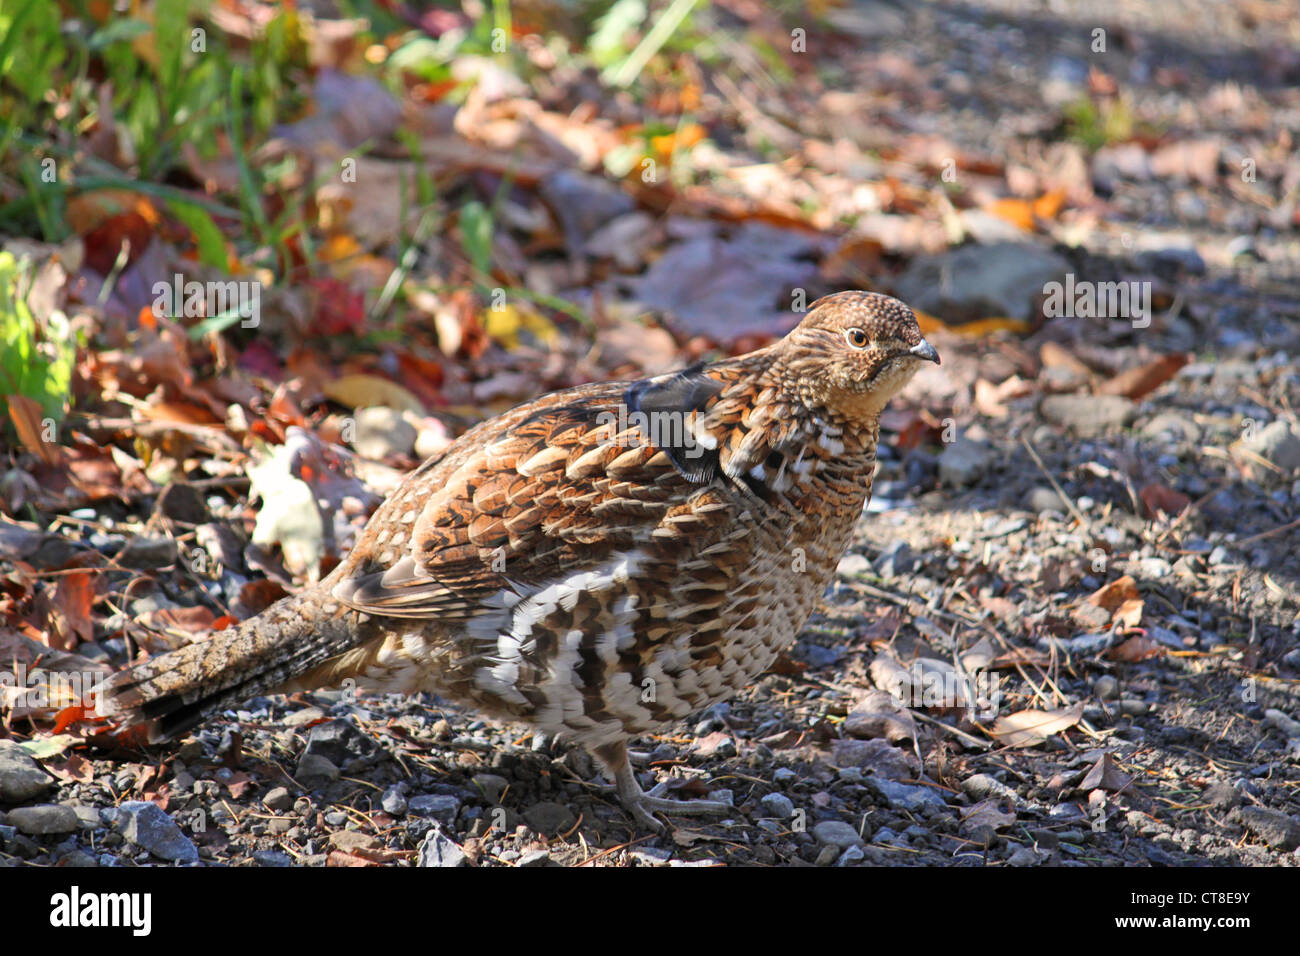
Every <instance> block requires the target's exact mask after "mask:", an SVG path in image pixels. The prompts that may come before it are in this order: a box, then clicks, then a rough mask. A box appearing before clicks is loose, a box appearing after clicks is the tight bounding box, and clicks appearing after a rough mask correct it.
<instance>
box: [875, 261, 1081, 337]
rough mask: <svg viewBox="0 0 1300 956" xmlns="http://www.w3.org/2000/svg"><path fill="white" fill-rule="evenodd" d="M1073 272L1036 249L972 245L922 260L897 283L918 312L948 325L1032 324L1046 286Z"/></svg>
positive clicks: (901, 295)
mask: <svg viewBox="0 0 1300 956" xmlns="http://www.w3.org/2000/svg"><path fill="white" fill-rule="evenodd" d="M1069 271H1070V263H1069V262H1067V261H1066V260H1065V259H1064V258H1062V257H1061V256H1059V255H1057V254H1056V253H1054V252H1051V251H1050V250H1048V249H1044V248H1042V247H1041V246H1038V245H1035V244H1032V243H1022V242H1001V243H994V244H993V245H968V246H962V247H961V248H959V249H953V250H951V251H949V252H944V253H940V254H939V255H934V256H918V257H917V258H916V259H914V260H913V261H912V263H911V265H909V266H908V268H907V270H906V271H905V272H904V273H903V275H902V276H901V277H900V278H899V280H898V282H897V283H896V286H897V289H896V291H897V293H898V296H899V297H900V298H901V299H903V300H904V301H905V302H907V303H908V304H910V305H911V306H912V307H913V308H915V309H921V310H923V311H925V312H928V313H930V314H931V315H941V316H943V317H944V318H945V319H951V320H963V319H980V318H988V317H989V316H1000V315H1005V316H1011V317H1012V318H1017V319H1028V318H1030V317H1031V315H1032V313H1033V312H1034V309H1035V301H1036V300H1037V299H1039V298H1040V297H1042V296H1043V295H1044V294H1045V293H1046V292H1047V289H1046V288H1045V287H1046V286H1047V284H1048V283H1050V282H1054V281H1059V280H1061V279H1062V278H1063V277H1064V276H1065V274H1066V273H1067V272H1069Z"/></svg>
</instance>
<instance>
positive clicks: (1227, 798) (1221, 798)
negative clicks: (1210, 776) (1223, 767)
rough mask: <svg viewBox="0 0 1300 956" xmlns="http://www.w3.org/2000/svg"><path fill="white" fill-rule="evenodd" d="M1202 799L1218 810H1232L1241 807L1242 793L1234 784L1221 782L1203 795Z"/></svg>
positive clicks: (1211, 785)
mask: <svg viewBox="0 0 1300 956" xmlns="http://www.w3.org/2000/svg"><path fill="white" fill-rule="evenodd" d="M1201 799H1202V800H1204V801H1205V802H1206V803H1208V804H1209V805H1210V806H1212V807H1214V809H1216V810H1231V809H1232V808H1233V807H1236V806H1240V805H1241V793H1240V791H1238V790H1237V788H1236V787H1234V786H1233V785H1232V784H1230V783H1227V782H1225V781H1222V780H1220V781H1219V782H1217V783H1212V784H1210V785H1209V786H1208V787H1206V788H1205V790H1204V791H1202V793H1201Z"/></svg>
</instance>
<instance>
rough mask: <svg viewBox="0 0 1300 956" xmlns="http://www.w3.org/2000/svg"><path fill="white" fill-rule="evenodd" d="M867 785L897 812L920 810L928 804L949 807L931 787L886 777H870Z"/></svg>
mask: <svg viewBox="0 0 1300 956" xmlns="http://www.w3.org/2000/svg"><path fill="white" fill-rule="evenodd" d="M866 784H867V786H868V787H870V788H871V789H872V790H874V791H876V793H878V794H880V796H882V797H884V798H885V800H887V801H888V802H889V805H890V806H891V807H893V808H894V809H896V810H919V809H921V808H922V807H924V806H926V805H927V804H928V805H929V806H933V807H946V806H947V805H948V804H947V803H945V802H944V799H943V797H941V796H939V794H938V792H937V791H935V790H932V789H930V788H929V787H920V786H914V785H912V784H906V783H899V782H898V781H896V780H887V779H886V778H884V777H876V776H871V777H868V778H867V779H866Z"/></svg>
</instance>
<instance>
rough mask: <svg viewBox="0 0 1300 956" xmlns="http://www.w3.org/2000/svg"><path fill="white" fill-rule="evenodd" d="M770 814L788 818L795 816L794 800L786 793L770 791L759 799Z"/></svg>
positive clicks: (780, 818) (779, 818)
mask: <svg viewBox="0 0 1300 956" xmlns="http://www.w3.org/2000/svg"><path fill="white" fill-rule="evenodd" d="M759 803H761V804H762V805H763V809H764V810H766V811H767V812H768V814H769V815H770V816H773V817H776V818H777V819H778V820H788V819H790V818H791V817H792V816H794V801H793V800H791V799H790V798H789V797H787V796H786V795H785V794H784V793H769V794H767V796H765V797H763V799H762V800H760V801H759Z"/></svg>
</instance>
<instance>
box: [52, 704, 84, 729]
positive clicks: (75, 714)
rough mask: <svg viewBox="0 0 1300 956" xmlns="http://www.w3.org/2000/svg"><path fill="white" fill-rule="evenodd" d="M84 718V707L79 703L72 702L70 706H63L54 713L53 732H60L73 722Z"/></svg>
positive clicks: (78, 721)
mask: <svg viewBox="0 0 1300 956" xmlns="http://www.w3.org/2000/svg"><path fill="white" fill-rule="evenodd" d="M85 719H86V708H85V707H82V706H81V705H80V704H73V705H72V706H71V707H64V708H63V709H62V710H61V711H59V712H58V713H57V714H55V715H54V731H53V732H54V733H56V734H61V733H63V732H64V731H65V730H67V729H68V728H69V727H71V726H72V725H73V724H76V723H80V722H81V721H83V720H85Z"/></svg>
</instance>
